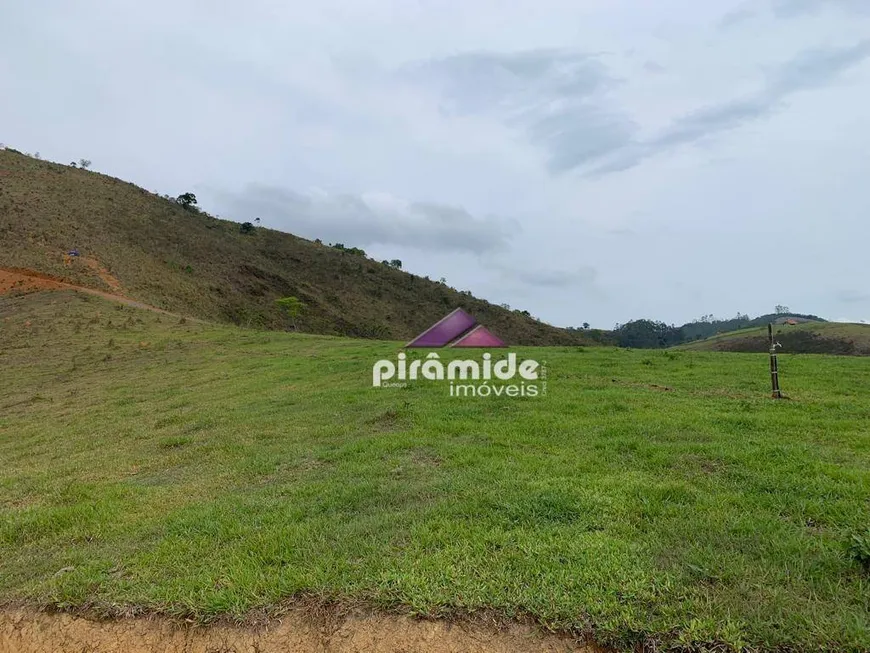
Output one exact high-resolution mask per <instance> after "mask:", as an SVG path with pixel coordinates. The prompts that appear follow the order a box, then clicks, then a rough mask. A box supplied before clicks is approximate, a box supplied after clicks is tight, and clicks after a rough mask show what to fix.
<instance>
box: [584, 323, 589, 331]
mask: <svg viewBox="0 0 870 653" xmlns="http://www.w3.org/2000/svg"><path fill="white" fill-rule="evenodd" d="M588 328H589V322H584V323H583V329H584V330H585V329H588Z"/></svg>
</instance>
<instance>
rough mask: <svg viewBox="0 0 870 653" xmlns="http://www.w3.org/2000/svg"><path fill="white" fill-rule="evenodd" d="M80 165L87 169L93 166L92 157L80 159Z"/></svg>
mask: <svg viewBox="0 0 870 653" xmlns="http://www.w3.org/2000/svg"><path fill="white" fill-rule="evenodd" d="M79 167H80V168H84V169H85V170H87V169H88V168H90V167H91V160H90V159H79Z"/></svg>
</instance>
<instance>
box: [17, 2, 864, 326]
mask: <svg viewBox="0 0 870 653" xmlns="http://www.w3.org/2000/svg"><path fill="white" fill-rule="evenodd" d="M0 141H2V142H4V143H6V144H8V145H11V146H14V147H16V148H18V149H21V150H26V151H30V152H35V151H39V152H40V153H41V155H42V156H43V157H44V158H49V159H52V160H56V161H61V162H66V161H69V160H72V159H78V158H81V157H86V158H89V159H92V160H93V162H94V169H96V170H99V171H101V172H105V173H108V174H111V175H114V176H117V177H121V178H124V179H128V180H131V181H133V182H135V183H137V184H139V185H141V186H144V187H146V188H148V189H150V190H154V191H159V192H161V193H170V194H172V195H177V194H179V193H182V192H184V191H188V190H192V191H194V192H195V193H196V194H197V196H198V197H199V199H200V203H201V204H202V205H203V207H204V208H205V209H206V210H208V211H210V212H212V213H215V214H219V215H221V216H223V217H228V218H232V219H235V220H238V221H244V220H253V218H255V217H259V218H261V220H262V222H263V223H264V224H265V225H268V226H271V227H274V228H277V229H282V230H285V231H290V232H292V233H296V234H298V235H301V236H305V237H308V238H312V239H313V238H321V239H322V240H324V241H327V242H343V243H346V244H348V245H354V246H357V247H362V248H364V249H365V250H366V251H367V252H369V253H370V254H371V255H373V256H375V257H376V258H378V259H382V258H389V259H392V258H400V259H402V260H403V261H404V263H405V268H406V269H408V270H410V271H413V272H415V273H418V274H421V275H428V276H430V277H432V278H436V279H437V278H440V277H445V278H446V279H447V281H448V283H449V284H450V285H452V286H454V287H456V288H458V289H460V290H465V289H469V290H471V291H473V292H474V293H475V294H476V295H479V296H482V297H485V298H487V299H489V300H491V301H494V302H497V303H508V304H510V305H511V306H513V307H517V308H522V309H528V310H530V311H531V312H532V313H533V314H535V315H538V316H540V317H541V318H542V319H544V320H546V321H548V322H551V323H553V324H557V325H561V326H567V325H579V324H581V323H582V322H590V323H592V324H593V325H594V326H600V327H611V326H612V325H613V324H614V323H615V322H624V321H627V320H629V319H632V318H639V317H650V318H656V319H662V320H665V321H667V322H676V323H681V322H684V321H687V320H690V319H692V318H695V317H698V316H700V315H702V314H708V313H714V314H715V315H717V316H721V317H731V316H733V315H734V314H735V313H737V312H738V311H740V312H746V313H751V314H760V313H765V312H770V311H771V310H772V309H773V306H774V305H775V304H785V305H787V306H790V307H791V309H792V310H795V311H801V312H813V313H817V314H820V315H822V316H825V317H828V318H831V319H852V320H859V319H867V320H870V283H868V282H870V256H868V254H867V249H868V246H870V0H707V1H705V2H698V1H696V0H656V2H650V1H647V0H534V1H528V2H526V1H525V0H475V1H474V2H469V1H468V0H438V1H436V0H319V2H313V3H312V2H309V3H300V2H294V1H290V2H288V1H285V0H247V1H246V2H239V1H236V2H226V1H224V0H208V1H206V0H199V1H194V0H174V1H173V2H168V1H167V0H152V1H151V2H145V3H143V2H139V1H136V2H134V1H132V0H113V2H105V1H104V0H75V1H71V0H28V1H27V2H4V3H2V5H0Z"/></svg>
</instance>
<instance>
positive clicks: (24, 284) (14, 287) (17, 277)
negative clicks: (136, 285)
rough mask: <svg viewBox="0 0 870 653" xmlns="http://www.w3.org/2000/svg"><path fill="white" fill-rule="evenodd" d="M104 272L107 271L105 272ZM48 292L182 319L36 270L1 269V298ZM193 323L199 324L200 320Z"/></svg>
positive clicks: (112, 283)
mask: <svg viewBox="0 0 870 653" xmlns="http://www.w3.org/2000/svg"><path fill="white" fill-rule="evenodd" d="M94 263H95V264H96V267H95V268H94V269H95V270H96V271H98V272H99V271H100V270H102V268H100V267H99V263H96V262H94ZM88 265H89V267H91V264H88ZM103 272H105V271H104V270H103ZM105 274H106V275H108V278H104V279H103V281H105V282H106V283H107V284H108V285H109V286H110V287H112V288H118V289H120V287H121V286H120V284H119V283H118V280H117V279H115V278H114V277H112V276H111V275H109V274H108V272H105ZM101 277H102V274H101ZM46 290H77V291H79V292H83V293H87V294H89V295H96V296H97V297H102V298H104V299H109V300H111V301H114V302H119V303H121V304H125V305H127V306H132V307H134V308H141V309H144V310H146V311H153V312H155V313H161V314H163V315H172V316H175V317H180V316H178V315H176V314H175V313H170V312H169V311H164V310H163V309H162V308H157V307H156V306H151V305H149V304H144V303H142V302H139V301H136V300H135V299H130V298H129V297H125V296H124V295H120V294H114V293H109V292H103V291H102V290H95V289H94V288H87V287H85V286H77V285H75V284H72V283H67V282H66V281H63V280H62V279H58V278H56V277H52V276H50V275H47V274H43V273H41V272H36V271H35V270H24V269H19V268H0V297H2V296H3V295H5V294H7V293H10V292H22V293H29V292H40V291H46ZM188 319H191V318H188ZM193 321H194V322H199V321H200V320H193Z"/></svg>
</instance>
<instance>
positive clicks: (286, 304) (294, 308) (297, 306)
mask: <svg viewBox="0 0 870 653" xmlns="http://www.w3.org/2000/svg"><path fill="white" fill-rule="evenodd" d="M275 303H276V304H278V308H280V309H281V311H282V312H283V313H284V315H286V316H287V317H288V318H290V323H291V324H292V325H293V330H294V331H295V330H296V318H298V317H299V316H300V315H301V314H302V309H304V308H305V304H303V303H302V302H301V301H300V300H299V298H298V297H282V298H281V299H276V300H275Z"/></svg>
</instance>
